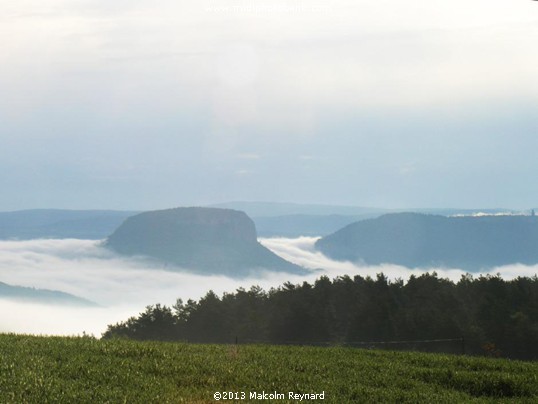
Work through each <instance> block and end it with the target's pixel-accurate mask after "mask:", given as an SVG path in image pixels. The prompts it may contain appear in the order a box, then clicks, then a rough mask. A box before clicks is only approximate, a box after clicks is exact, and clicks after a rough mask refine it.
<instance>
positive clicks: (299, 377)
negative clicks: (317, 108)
mask: <svg viewBox="0 0 538 404" xmlns="http://www.w3.org/2000/svg"><path fill="white" fill-rule="evenodd" d="M225 391H229V392H233V393H234V394H233V396H234V399H233V400H225V399H221V400H220V401H221V402H258V401H260V402H293V401H294V400H290V399H289V395H288V394H289V392H295V393H299V394H304V393H318V394H319V393H322V392H324V400H323V401H321V400H318V401H317V402H331V403H350V402H413V403H416V402H428V403H433V402H435V403H455V402H492V401H502V402H517V403H522V402H529V403H531V402H538V363H526V362H518V361H508V360H502V359H486V358H473V357H462V356H454V355H440V354H422V353H406V352H388V351H373V350H360V349H353V348H340V347H332V348H319V347H297V346H263V345H258V346H255V345H239V346H237V347H236V346H226V345H192V344H183V343H157V342H135V341H126V340H106V341H105V340H103V341H101V340H96V339H93V338H87V337H81V338H66V337H32V336H20V335H11V334H9V335H8V334H5V335H0V403H107V402H108V403H181V402H188V403H215V402H217V401H216V400H215V399H214V393H215V392H225ZM252 392H254V393H257V394H263V392H265V393H266V394H269V393H275V392H277V393H281V394H283V395H284V397H285V399H284V400H282V399H270V397H271V396H267V395H266V396H265V397H266V398H269V399H265V400H261V399H260V400H256V399H254V398H251V396H250V394H251V393H252ZM242 393H244V397H245V398H244V400H241V397H242ZM224 397H226V395H223V396H222V398H224ZM280 397H282V396H280ZM235 398H237V399H235ZM257 398H263V396H257ZM295 401H297V402H299V401H298V400H295ZM305 401H306V400H304V401H303V402H305ZM306 402H312V400H308V401H306Z"/></svg>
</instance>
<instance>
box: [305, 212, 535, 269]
mask: <svg viewBox="0 0 538 404" xmlns="http://www.w3.org/2000/svg"><path fill="white" fill-rule="evenodd" d="M316 248H317V249H318V250H319V251H321V252H322V253H323V254H325V255H327V256H328V257H330V258H332V259H336V260H347V261H352V262H360V263H364V264H367V265H378V264H383V263H392V264H398V265H403V266H406V267H409V268H414V267H450V268H460V269H464V270H468V271H479V270H482V269H488V268H492V267H496V266H501V265H508V264H515V263H521V264H526V265H533V264H537V263H538V218H537V217H535V216H480V217H469V216H467V217H444V216H439V215H425V214H417V213H396V214H387V215H383V216H381V217H379V218H376V219H368V220H363V221H359V222H357V223H353V224H350V225H348V226H346V227H345V228H343V229H341V230H339V231H337V232H335V233H333V234H331V235H329V236H326V237H323V238H322V239H320V240H318V241H317V242H316Z"/></svg>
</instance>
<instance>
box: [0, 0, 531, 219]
mask: <svg viewBox="0 0 538 404" xmlns="http://www.w3.org/2000/svg"><path fill="white" fill-rule="evenodd" d="M537 43H538V3H537V2H533V1H530V0H517V1H514V0H510V1H509V0H475V1H472V2H469V1H465V0H452V1H449V2H447V1H440V0H415V1H413V2H401V1H397V0H378V1H366V0H349V1H348V0H323V1H321V0H319V1H316V0H286V1H282V0H275V1H263V0H259V1H256V0H250V1H239V0H196V1H195V0H190V1H185V0H174V1H172V0H161V1H158V2H154V1H149V0H116V1H105V0H3V1H2V2H1V3H0V90H1V93H2V97H0V145H1V147H0V189H1V190H2V198H0V211H7V210H18V209H29V208H68V209H124V210H149V209H161V208H169V207H174V206H186V205H202V204H210V203H218V202H225V201H231V200H249V201H280V202H299V203H325V204H341V205H355V206H375V207H386V208H419V207H422V208H435V207H454V208H456V207H459V208H494V207H505V208H511V209H527V208H530V207H536V206H538V203H537V202H538V187H536V186H535V179H536V178H535V173H536V172H537V171H538V159H537V158H536V155H535V154H536V150H537V149H538V136H536V134H537V132H538V114H537V113H536V111H537V110H538V72H537V69H536V67H537V66H538V52H536V44H537Z"/></svg>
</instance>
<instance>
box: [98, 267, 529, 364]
mask: <svg viewBox="0 0 538 404" xmlns="http://www.w3.org/2000/svg"><path fill="white" fill-rule="evenodd" d="M103 336H104V337H105V338H111V337H128V338H134V339H140V340H144V339H154V340H170V341H173V340H182V341H190V342H216V343H229V342H233V341H234V340H235V338H237V339H238V340H239V342H263V343H272V344H286V343H297V344H323V345H326V344H348V345H357V346H372V347H383V348H390V349H420V350H429V351H445V352H454V353H460V352H461V351H462V349H465V352H466V353H469V354H485V355H492V356H503V357H510V358H522V359H536V358H538V345H537V344H536V341H538V278H537V277H533V278H517V279H514V280H512V281H505V280H503V279H502V278H500V277H497V276H481V277H479V278H476V279H474V278H472V277H471V276H470V275H467V276H465V277H462V278H461V280H460V281H459V282H457V283H453V282H451V281H449V280H447V279H440V278H439V277H437V275H436V274H435V273H433V274H424V275H421V276H418V277H415V276H411V277H410V279H409V280H408V281H407V282H406V283H404V282H403V281H401V280H399V281H396V282H389V281H388V280H387V278H386V277H385V276H384V275H382V274H380V275H378V276H377V278H376V279H372V278H369V277H367V278H363V277H361V276H355V277H354V278H350V277H348V276H344V277H339V278H336V279H334V280H332V281H331V280H330V279H329V278H327V277H321V278H320V279H318V280H317V281H316V282H315V283H314V284H309V283H307V282H305V283H303V284H302V285H293V284H291V283H286V284H284V285H283V286H281V287H279V288H278V289H271V290H270V291H268V292H267V291H264V290H262V289H260V288H259V287H252V288H251V289H250V290H243V289H239V290H237V291H236V292H235V293H229V294H225V295H224V296H222V297H219V296H217V295H215V294H214V293H213V292H209V293H207V295H206V296H205V297H203V298H202V299H200V300H199V301H192V300H189V301H187V302H182V301H181V300H178V302H177V304H176V305H175V306H174V307H172V308H169V307H166V306H161V305H159V304H157V305H155V306H150V307H147V309H146V311H145V312H143V313H141V314H140V315H139V316H138V317H136V318H135V317H133V318H130V319H128V320H127V321H126V322H123V323H120V324H116V325H111V326H109V327H108V330H107V331H106V332H105V334H104V335H103ZM461 337H463V338H464V341H463V342H464V346H463V347H462V344H461V339H459V338H461ZM437 339H453V340H454V341H445V342H417V343H401V344H390V345H388V344H385V345H383V344H376V343H374V342H380V341H381V342H387V341H416V340H427V341H431V340H437ZM365 342H372V343H368V344H364V343H365Z"/></svg>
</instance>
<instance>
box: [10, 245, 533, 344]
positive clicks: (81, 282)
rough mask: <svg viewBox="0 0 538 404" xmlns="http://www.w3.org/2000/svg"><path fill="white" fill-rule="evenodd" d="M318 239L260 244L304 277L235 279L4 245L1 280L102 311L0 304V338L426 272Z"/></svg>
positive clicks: (95, 250) (95, 251)
mask: <svg viewBox="0 0 538 404" xmlns="http://www.w3.org/2000/svg"><path fill="white" fill-rule="evenodd" d="M316 240H317V238H315V237H299V238H293V239H289V238H268V239H260V242H261V243H262V244H263V245H264V246H266V247H268V248H269V249H271V250H272V251H274V252H275V253H276V254H278V255H280V256H281V257H283V258H284V259H287V260H289V261H291V262H294V263H296V264H299V265H301V266H304V267H305V268H308V269H312V272H311V273H309V274H307V275H289V274H285V273H275V272H266V273H263V274H261V275H258V276H256V277H249V278H245V279H241V280H238V279H231V278H227V277H225V276H205V275H196V274H193V273H189V272H171V271H166V270H164V266H163V265H162V264H158V263H155V262H152V261H148V260H144V259H136V258H126V257H121V256H118V255H116V254H114V253H112V252H110V251H108V250H106V249H104V248H102V247H101V243H100V242H98V241H93V240H72V239H64V240H29V241H0V282H5V283H7V284H10V285H18V286H27V287H35V288H40V289H52V290H60V291H62V292H67V293H71V294H73V295H76V296H79V297H83V298H86V299H88V300H92V301H94V302H96V303H98V304H100V305H102V306H103V307H100V308H80V307H77V308H75V307H65V306H51V305H39V304H35V303H21V302H15V301H8V300H0V332H17V333H32V334H54V335H77V334H82V333H83V332H86V333H89V334H94V335H96V336H100V334H101V333H102V332H104V331H105V329H106V326H107V325H108V324H112V323H115V322H118V321H123V320H125V319H127V318H128V317H129V316H132V315H136V314H138V313H139V312H140V311H142V310H144V308H145V306H146V305H149V304H155V303H163V304H167V305H172V304H173V303H174V302H175V300H176V299H177V298H182V299H183V300H187V299H198V298H200V297H201V296H203V295H205V294H206V293H207V291H208V290H210V289H211V290H213V291H214V292H215V293H217V294H219V295H221V294H222V293H224V292H233V291H235V290H236V289H237V288H240V287H244V288H247V289H248V288H250V286H252V285H259V286H261V287H262V288H264V289H270V288H271V287H277V286H279V285H281V284H282V283H284V282H288V281H289V282H292V283H302V282H303V281H309V282H312V281H314V280H315V279H316V278H318V277H319V276H321V275H327V276H329V277H331V278H332V277H336V276H342V275H350V276H354V275H359V274H360V275H363V276H366V275H370V276H375V275H376V274H378V273H380V272H383V273H384V274H385V275H387V276H388V277H389V279H397V278H402V279H404V280H406V279H407V278H408V277H409V276H410V275H411V274H414V275H420V274H422V273H425V272H428V270H426V269H408V268H405V267H402V266H398V265H379V266H360V265H355V264H353V263H350V262H338V261H334V260H331V259H329V258H327V257H326V256H324V255H323V254H321V253H320V252H318V251H316V250H315V249H314V243H315V242H316ZM432 270H435V271H436V272H437V273H438V274H439V276H441V277H446V278H449V279H451V280H453V281H457V280H459V279H460V277H461V276H462V275H463V274H465V272H464V271H461V270H459V269H444V268H431V269H429V271H430V272H431V271H432ZM488 273H493V274H496V273H499V274H500V275H501V276H502V277H503V278H505V279H513V278H515V277H517V276H534V275H536V274H537V273H538V266H524V265H509V266H504V267H499V268H495V269H493V270H492V271H489V272H488Z"/></svg>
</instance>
